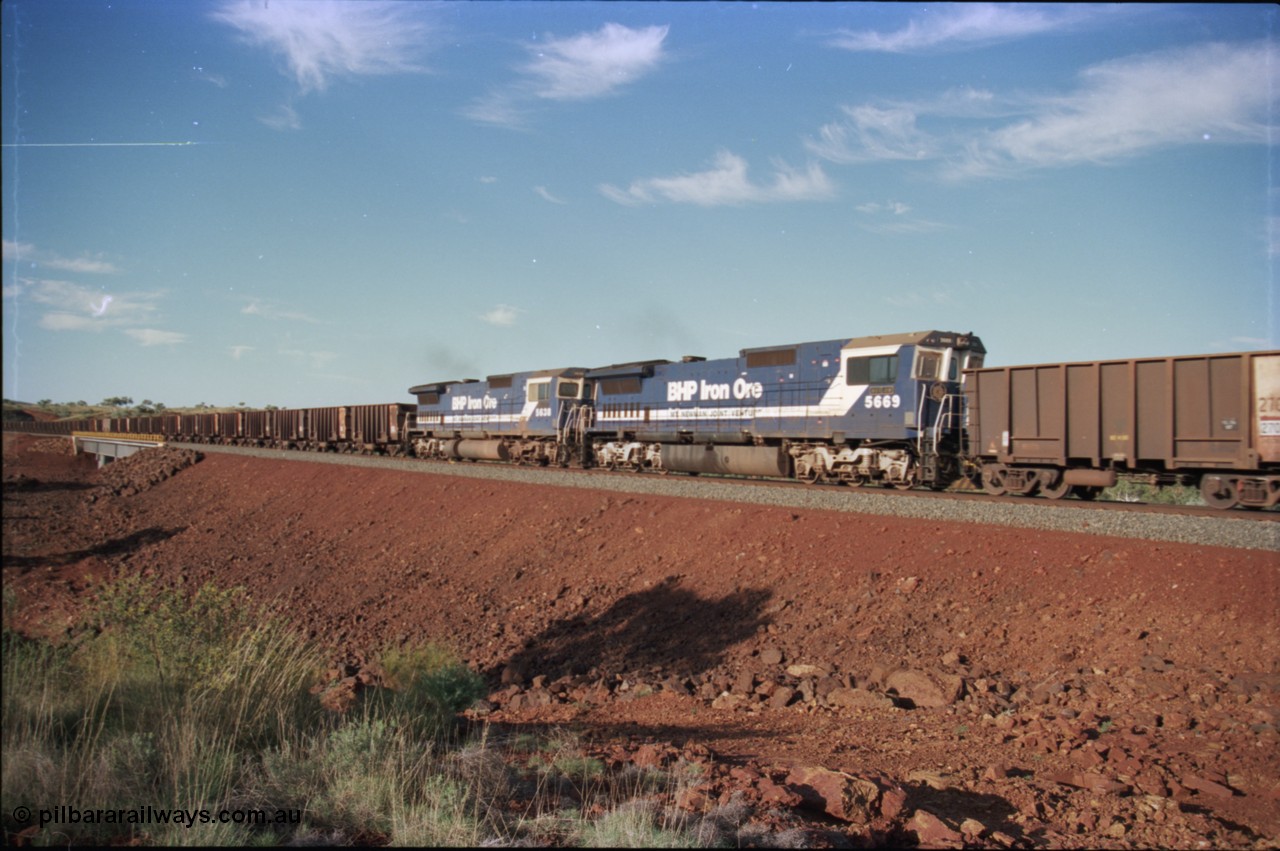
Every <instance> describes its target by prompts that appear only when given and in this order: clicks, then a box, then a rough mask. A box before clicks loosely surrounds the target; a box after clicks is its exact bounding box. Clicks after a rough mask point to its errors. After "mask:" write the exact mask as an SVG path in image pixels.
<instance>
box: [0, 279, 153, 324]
mask: <svg viewBox="0 0 1280 851" xmlns="http://www.w3.org/2000/svg"><path fill="white" fill-rule="evenodd" d="M5 295H6V297H10V298H23V299H24V300H26V301H28V302H31V303H32V304H36V305H40V306H41V308H42V309H44V310H45V311H46V312H45V313H44V314H43V315H42V316H41V319H40V327H42V328H47V329H49V330H52V331H71V330H101V329H104V328H116V327H120V326H124V325H136V324H140V323H143V322H150V321H152V320H153V319H154V318H155V317H156V315H157V313H158V302H159V300H160V298H161V295H162V294H161V293H158V292H150V293H138V292H132V293H131V292H115V293H108V292H106V291H104V290H102V289H95V288H92V287H86V286H82V285H80V284H77V283H73V282H71V281H63V280H57V279H52V278H19V279H18V280H17V281H16V282H15V284H14V285H12V286H11V287H9V288H8V290H7V291H6V294H5Z"/></svg>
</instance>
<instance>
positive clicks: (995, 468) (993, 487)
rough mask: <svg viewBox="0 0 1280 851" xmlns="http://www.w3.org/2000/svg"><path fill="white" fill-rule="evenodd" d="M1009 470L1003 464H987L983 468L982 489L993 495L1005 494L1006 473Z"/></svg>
mask: <svg viewBox="0 0 1280 851" xmlns="http://www.w3.org/2000/svg"><path fill="white" fill-rule="evenodd" d="M1007 472H1008V470H1007V469H1006V467H1005V466H1004V465H1003V464H986V465H984V466H983V468H982V489H983V490H984V491H986V492H987V493H989V494H991V495H992V496H1004V494H1005V492H1006V489H1005V486H1004V477H1005V473H1007Z"/></svg>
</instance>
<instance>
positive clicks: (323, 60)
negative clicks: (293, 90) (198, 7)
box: [213, 0, 432, 92]
mask: <svg viewBox="0 0 1280 851" xmlns="http://www.w3.org/2000/svg"><path fill="white" fill-rule="evenodd" d="M428 8H430V6H429V5H428V4H422V3H393V2H380V1H379V0H368V2H360V3H353V2H348V0H305V2H298V0H270V2H263V0H231V2H226V3H223V4H222V5H221V6H220V7H219V8H218V9H217V10H216V11H215V12H214V13H213V18H214V19H215V20H218V21H221V22H222V23H225V24H227V25H229V26H231V27H234V28H235V29H236V30H238V31H239V32H240V35H241V37H242V38H243V39H244V40H245V41H246V42H248V43H249V44H252V45H256V46H260V47H265V48H267V49H268V50H270V51H271V52H272V53H275V54H277V55H278V56H280V57H281V58H282V59H283V60H284V62H285V65H286V67H287V68H288V72H289V75H290V76H291V77H293V79H294V80H295V81H296V82H297V84H298V87H299V89H300V90H301V91H303V92H311V91H323V90H324V89H325V88H326V87H327V86H328V84H329V81H330V80H331V79H332V78H335V77H347V76H363V75H367V74H391V73H400V72H405V71H420V70H422V67H421V66H420V65H419V64H418V56H419V55H420V53H421V52H422V51H423V49H424V48H425V47H426V46H427V43H428V41H429V37H430V35H431V32H432V27H431V26H430V24H429V23H428V21H427V20H426V18H425V17H424V15H423V14H422V10H424V9H428Z"/></svg>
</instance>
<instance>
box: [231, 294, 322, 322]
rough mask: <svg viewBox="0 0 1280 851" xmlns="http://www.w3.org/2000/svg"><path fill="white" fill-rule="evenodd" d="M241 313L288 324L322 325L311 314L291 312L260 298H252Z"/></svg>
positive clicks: (297, 311) (298, 311)
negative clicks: (308, 323)
mask: <svg viewBox="0 0 1280 851" xmlns="http://www.w3.org/2000/svg"><path fill="white" fill-rule="evenodd" d="M240 312H241V313H243V314H244V315H245V316H261V317H262V318H263V319H282V320H285V321H288V322H310V323H312V324H313V325H319V324H321V322H320V320H319V319H317V318H316V317H314V316H312V315H311V314H309V313H303V312H302V311H300V310H289V309H287V308H285V307H281V306H280V305H278V304H275V303H273V302H269V301H265V300H263V299H260V298H251V299H249V300H248V303H247V304H245V306H244V307H242V308H240Z"/></svg>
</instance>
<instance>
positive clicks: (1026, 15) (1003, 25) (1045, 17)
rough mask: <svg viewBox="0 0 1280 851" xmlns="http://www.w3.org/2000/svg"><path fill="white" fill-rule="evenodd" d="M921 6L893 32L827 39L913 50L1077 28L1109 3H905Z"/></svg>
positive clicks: (843, 33) (850, 46)
mask: <svg viewBox="0 0 1280 851" xmlns="http://www.w3.org/2000/svg"><path fill="white" fill-rule="evenodd" d="M905 8H915V9H918V10H919V12H918V14H917V16H916V17H915V18H914V19H913V20H911V21H909V22H908V23H907V25H906V26H905V27H902V28H901V29H898V30H895V31H893V32H877V31H874V30H848V29H842V30H839V31H837V32H836V33H834V34H833V35H832V36H831V37H830V38H829V39H828V44H830V45H831V46H832V47H838V48H841V49H843V50H853V51H859V52H878V53H911V52H919V51H928V50H938V49H943V48H946V49H955V48H959V47H975V46H986V45H990V44H996V43H999V42H1003V41H1010V40H1013V39H1019V38H1026V37H1028V36H1034V35H1040V34H1042V33H1051V32H1060V31H1063V30H1067V29H1075V28H1078V27H1080V26H1081V25H1083V24H1086V23H1090V22H1092V21H1094V20H1096V19H1097V18H1099V17H1100V16H1101V15H1108V14H1110V13H1109V12H1108V11H1107V10H1106V9H1105V7H1097V6H1089V5H1075V4H1062V5H1050V6H1037V5H1032V4H1021V3H1018V4H1009V5H1005V4H996V3H940V4H938V5H936V6H935V5H929V6H927V7H925V6H916V7H905Z"/></svg>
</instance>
